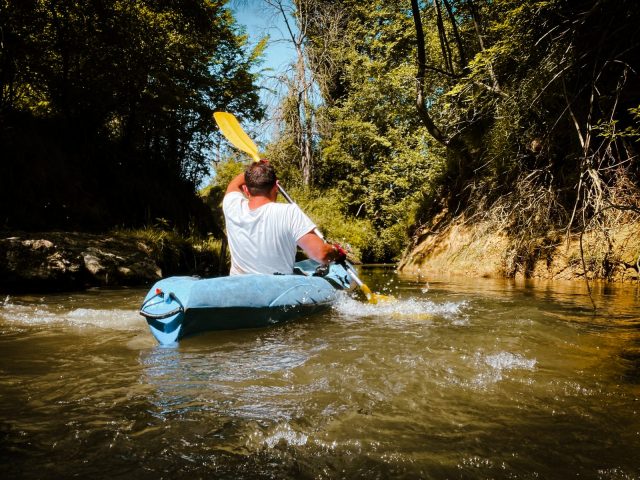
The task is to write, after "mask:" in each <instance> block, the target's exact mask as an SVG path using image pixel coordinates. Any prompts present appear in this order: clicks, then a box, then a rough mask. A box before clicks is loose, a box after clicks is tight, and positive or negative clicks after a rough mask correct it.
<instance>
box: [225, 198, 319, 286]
mask: <svg viewBox="0 0 640 480" xmlns="http://www.w3.org/2000/svg"><path fill="white" fill-rule="evenodd" d="M222 211H223V212H224V218H225V223H226V226H227V238H228V240H229V249H230V250H231V271H230V272H229V273H230V274H231V275H239V274H243V273H264V274H267V275H272V274H274V273H286V274H290V273H292V272H293V264H294V262H295V257H296V245H297V242H298V240H299V239H300V238H301V237H302V236H303V235H306V234H307V233H309V232H311V231H312V230H313V229H314V228H315V227H316V226H315V224H314V223H313V222H312V221H311V219H309V217H307V216H306V215H305V214H304V213H303V212H302V210H300V207H298V206H297V205H295V204H285V203H275V202H270V203H267V204H265V205H262V206H261V207H258V208H256V209H255V210H250V209H249V200H247V199H246V198H245V196H244V195H243V194H242V193H240V192H231V193H227V194H226V195H225V196H224V200H223V201H222Z"/></svg>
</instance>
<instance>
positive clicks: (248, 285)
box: [140, 260, 350, 345]
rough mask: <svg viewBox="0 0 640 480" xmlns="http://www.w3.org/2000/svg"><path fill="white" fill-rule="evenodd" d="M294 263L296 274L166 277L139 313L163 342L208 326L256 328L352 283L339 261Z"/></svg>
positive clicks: (313, 308)
mask: <svg viewBox="0 0 640 480" xmlns="http://www.w3.org/2000/svg"><path fill="white" fill-rule="evenodd" d="M319 266H320V265H319V264H318V263H317V262H314V261H313V260H304V261H302V262H298V263H296V268H295V271H296V274H295V275H235V276H230V277H217V278H207V279H200V278H196V277H169V278H165V279H163V280H160V281H159V282H157V283H156V284H155V285H154V286H153V287H152V288H151V290H149V293H147V296H146V297H145V299H144V301H143V303H142V306H141V307H140V314H141V315H142V316H143V317H145V318H146V320H147V323H148V324H149V328H150V329H151V333H152V334H153V336H154V337H156V339H157V340H158V342H160V344H162V345H169V344H173V343H175V342H177V341H179V340H180V339H182V338H184V337H186V336H188V335H193V334H194V333H198V332H204V331H210V330H234V329H239V328H257V327H264V326H268V325H273V324H276V323H280V322H284V321H288V320H292V319H295V318H298V317H301V316H304V315H309V314H311V313H315V312H318V311H320V310H323V309H326V308H328V307H330V306H331V304H332V303H333V302H335V300H336V299H337V291H338V290H343V289H347V288H349V286H350V281H349V274H348V273H347V271H346V270H345V269H344V268H343V267H342V266H340V265H335V264H332V265H330V266H329V267H328V268H327V267H324V271H323V269H322V268H320V269H319V268H318V267H319Z"/></svg>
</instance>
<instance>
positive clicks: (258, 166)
mask: <svg viewBox="0 0 640 480" xmlns="http://www.w3.org/2000/svg"><path fill="white" fill-rule="evenodd" d="M276 180H277V179H276V171H275V170H274V168H273V167H272V166H271V164H270V163H268V162H266V161H260V162H254V163H252V164H251V165H249V166H248V167H247V168H246V170H245V171H244V182H245V184H246V185H247V190H249V193H250V194H251V195H252V196H255V195H263V196H268V195H269V194H270V193H271V191H272V190H273V187H274V186H275V185H276Z"/></svg>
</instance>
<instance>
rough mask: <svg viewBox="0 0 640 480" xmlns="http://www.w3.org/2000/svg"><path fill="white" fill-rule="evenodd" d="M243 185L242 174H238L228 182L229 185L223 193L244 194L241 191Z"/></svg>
mask: <svg viewBox="0 0 640 480" xmlns="http://www.w3.org/2000/svg"><path fill="white" fill-rule="evenodd" d="M243 185H244V172H242V173H239V174H238V175H236V176H235V177H234V178H233V180H231V181H230V182H229V185H227V191H226V192H225V193H231V192H240V193H244V192H243V190H242V186H243Z"/></svg>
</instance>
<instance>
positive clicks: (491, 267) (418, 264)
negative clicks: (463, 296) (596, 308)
mask: <svg viewBox="0 0 640 480" xmlns="http://www.w3.org/2000/svg"><path fill="white" fill-rule="evenodd" d="M638 232H640V223H638V222H626V223H625V222H619V223H617V224H615V225H613V226H610V227H608V228H606V230H604V231H603V230H602V229H592V230H589V231H587V232H584V233H583V234H582V235H580V234H579V233H573V234H570V235H568V236H567V235H566V232H564V231H557V232H548V233H547V234H546V235H545V236H544V237H535V238H525V237H524V236H520V237H518V238H514V236H513V235H510V234H509V233H508V232H507V231H506V230H505V229H501V228H496V224H495V222H491V221H471V220H470V219H467V218H465V217H464V216H460V217H457V218H455V219H453V220H449V219H442V220H439V219H435V221H434V222H433V223H432V224H431V225H429V226H428V227H425V228H423V229H422V230H421V231H420V232H419V234H418V235H417V236H416V237H415V239H414V242H413V244H412V245H410V246H409V248H407V250H406V251H405V254H404V256H403V258H402V259H401V261H400V264H399V266H398V270H399V271H400V272H403V273H407V274H410V275H418V276H422V275H425V274H429V273H450V274H462V275H466V276H471V277H488V278H537V279H545V280H582V279H584V277H585V270H586V274H587V278H589V279H590V280H592V279H597V280H605V281H609V282H633V281H639V278H640V277H639V274H638V271H639V269H640V235H638Z"/></svg>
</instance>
